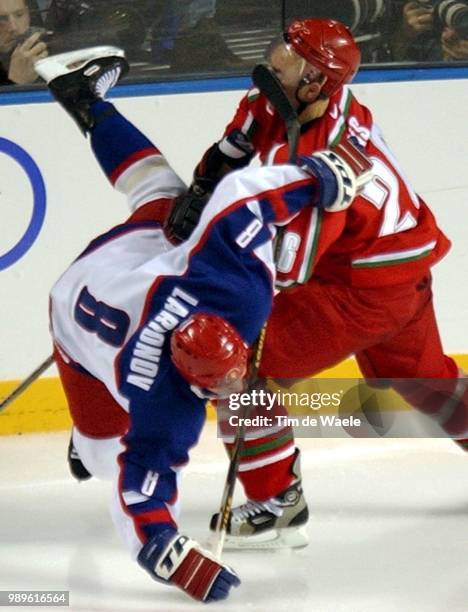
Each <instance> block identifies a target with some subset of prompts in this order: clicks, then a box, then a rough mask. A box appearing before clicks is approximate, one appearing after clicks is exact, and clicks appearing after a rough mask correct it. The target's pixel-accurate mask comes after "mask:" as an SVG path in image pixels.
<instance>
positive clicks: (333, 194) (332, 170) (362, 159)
mask: <svg viewBox="0 0 468 612" xmlns="http://www.w3.org/2000/svg"><path fill="white" fill-rule="evenodd" d="M297 164H298V165H299V166H300V167H301V168H302V169H303V170H305V171H306V172H308V173H309V174H312V175H313V176H315V177H316V178H317V179H318V181H319V186H320V206H321V207H323V208H325V209H326V210H327V211H328V212H340V211H342V210H346V209H347V208H348V207H349V206H351V203H352V201H353V200H354V198H355V196H356V195H357V194H358V193H359V191H360V190H361V189H362V188H363V187H364V185H366V184H367V183H368V182H369V181H370V180H371V179H372V172H371V170H372V162H371V160H370V159H369V158H368V157H367V156H366V155H365V154H364V153H363V152H362V150H361V149H359V148H358V147H357V146H355V145H354V144H353V143H352V142H351V141H349V140H345V141H343V142H340V143H339V144H338V145H336V146H335V147H331V148H330V149H326V150H324V151H318V152H317V153H314V154H312V155H310V156H305V155H303V156H300V157H299V158H298V160H297Z"/></svg>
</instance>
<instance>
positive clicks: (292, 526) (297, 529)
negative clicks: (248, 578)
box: [210, 453, 309, 549]
mask: <svg viewBox="0 0 468 612" xmlns="http://www.w3.org/2000/svg"><path fill="white" fill-rule="evenodd" d="M299 457H300V455H299V453H297V457H296V460H295V462H294V465H293V472H294V475H295V479H294V480H293V482H292V483H291V484H290V485H289V487H288V488H287V489H285V490H284V491H282V492H281V493H280V494H279V495H277V496H276V497H272V498H270V499H268V500H266V501H262V502H257V501H253V500H248V501H247V502H246V503H245V504H242V505H241V506H237V508H233V509H232V511H231V515H230V517H229V522H228V526H227V534H226V540H225V548H226V549H239V548H247V549H249V548H254V549H258V548H276V549H279V548H303V547H304V546H307V545H308V543H309V537H308V535H307V530H306V523H307V521H308V519H309V510H308V507H307V502H306V500H305V497H304V493H303V490H302V482H301V475H300V467H299ZM217 521H218V513H217V514H214V515H213V516H212V517H211V523H210V529H211V530H212V531H214V530H215V529H216V525H217Z"/></svg>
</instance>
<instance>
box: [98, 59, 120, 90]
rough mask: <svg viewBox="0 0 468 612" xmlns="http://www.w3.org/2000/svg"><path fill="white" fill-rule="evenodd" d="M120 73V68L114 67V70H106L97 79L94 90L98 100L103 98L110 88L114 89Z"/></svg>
mask: <svg viewBox="0 0 468 612" xmlns="http://www.w3.org/2000/svg"><path fill="white" fill-rule="evenodd" d="M120 72H121V68H120V66H116V67H115V68H112V70H108V71H107V72H105V73H104V74H103V75H102V76H100V77H99V79H98V80H97V81H96V85H95V88H94V90H95V93H96V94H97V95H98V96H99V97H100V98H104V96H105V95H106V93H107V92H108V91H109V89H110V88H111V87H114V85H115V84H116V83H117V81H118V80H119V77H120Z"/></svg>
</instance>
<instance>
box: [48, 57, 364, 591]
mask: <svg viewBox="0 0 468 612" xmlns="http://www.w3.org/2000/svg"><path fill="white" fill-rule="evenodd" d="M126 68H127V65H126V61H125V59H124V57H123V52H122V51H121V50H119V49H116V48H113V47H110V48H109V47H104V48H101V47H99V48H95V49H84V50H80V51H76V52H70V53H66V54H63V55H59V56H52V57H50V58H48V59H47V60H44V61H41V62H38V63H37V64H36V70H37V71H38V73H39V74H40V75H41V76H42V77H43V78H44V79H45V80H46V81H47V82H48V85H49V88H50V90H51V92H52V93H53V95H54V96H55V97H56V98H57V100H58V101H59V102H60V103H61V105H62V106H63V107H64V108H65V109H66V110H67V111H68V112H69V114H70V115H71V116H72V117H73V118H74V119H75V121H76V122H77V123H78V125H79V127H80V128H81V129H82V131H83V132H84V133H85V134H89V135H90V140H91V146H92V148H93V151H94V153H95V155H96V158H97V160H98V162H99V164H100V166H101V168H102V169H103V171H104V173H105V175H106V177H107V178H108V180H109V181H110V182H111V184H112V185H114V186H115V187H116V189H118V190H119V191H121V192H123V193H125V194H126V195H127V197H128V202H129V205H130V209H131V212H132V214H131V216H130V217H129V218H128V219H127V220H126V221H124V222H123V223H122V224H120V225H118V226H116V227H113V228H112V229H110V230H109V231H107V232H105V233H104V234H102V235H100V236H98V237H97V238H96V239H95V240H93V241H92V242H91V243H90V244H89V246H88V247H87V248H86V249H85V250H84V251H83V252H82V253H81V254H80V255H79V256H78V257H77V259H76V260H75V261H74V262H73V263H72V264H71V265H70V266H69V268H68V269H67V270H66V271H65V272H64V273H63V274H62V276H61V277H60V278H59V279H58V281H57V282H56V283H55V285H54V287H53V289H52V291H51V296H50V298H51V299H50V320H51V330H52V336H53V340H54V344H55V347H56V352H55V359H56V362H57V366H58V368H59V372H60V377H61V380H62V383H63V386H64V390H65V393H66V396H67V399H68V403H69V407H70V411H71V414H72V418H73V423H74V432H73V441H74V445H75V447H76V450H77V451H78V456H79V457H80V458H81V461H82V463H83V465H84V467H85V468H86V470H87V472H88V473H89V474H91V475H100V476H104V477H106V476H107V477H109V478H111V479H113V480H114V484H115V487H114V496H113V501H112V516H113V520H114V523H115V525H116V528H117V531H118V532H119V534H120V535H121V536H122V539H123V540H124V541H125V542H126V544H127V546H128V548H129V550H130V552H131V554H132V556H133V557H134V558H135V559H137V560H138V562H139V564H140V565H141V566H142V567H143V568H144V569H145V570H146V571H147V572H148V573H149V574H150V576H151V577H152V578H154V579H155V580H158V581H159V582H162V583H164V584H170V585H174V586H177V587H179V588H181V589H182V590H183V591H184V592H186V593H187V594H189V595H191V596H192V597H194V598H195V599H197V600H200V601H203V602H210V601H217V600H220V599H224V598H226V597H227V596H228V594H229V591H230V589H231V587H233V586H237V585H238V584H239V579H238V578H237V575H236V574H235V572H234V571H233V570H232V569H231V568H229V567H228V566H227V565H225V564H224V563H222V562H221V561H220V560H219V559H216V558H213V556H212V555H210V553H208V552H207V551H206V550H204V549H203V548H201V546H200V545H199V544H198V543H197V542H195V541H193V540H192V539H190V538H189V537H187V536H185V535H182V534H180V533H179V532H178V526H177V506H178V503H177V502H178V487H177V482H178V473H179V472H180V470H181V469H182V467H183V466H184V465H185V464H186V463H187V462H188V453H189V450H190V448H191V447H192V446H194V444H196V442H197V439H198V436H199V434H200V431H201V428H202V425H203V422H204V416H205V403H206V397H212V396H214V397H226V396H227V395H228V394H229V393H230V392H238V391H240V390H242V389H243V387H244V383H245V378H246V373H247V370H248V356H249V347H250V346H251V345H252V344H253V343H254V342H255V340H256V338H257V337H258V335H259V333H260V330H261V328H262V326H263V324H264V322H265V320H266V318H267V317H268V315H269V312H270V311H271V306H272V302H273V293H274V280H275V276H276V271H275V267H274V259H273V248H272V240H273V238H274V235H275V232H276V230H275V227H276V225H277V224H281V223H285V222H287V221H288V220H290V219H291V218H292V217H294V216H295V215H297V213H298V212H299V211H300V210H302V208H304V207H309V206H325V207H330V209H332V210H334V209H335V208H337V207H338V208H339V207H340V206H344V205H346V206H348V205H349V204H350V203H351V201H352V198H353V197H354V195H355V193H356V191H357V190H358V189H359V188H360V187H362V185H363V184H364V183H365V181H366V180H368V173H367V176H365V175H364V174H363V173H362V169H363V168H362V166H361V165H360V164H356V166H354V165H353V163H352V162H351V163H348V162H347V161H346V160H345V159H343V158H340V157H339V155H337V154H335V153H334V152H330V151H324V152H321V153H320V154H317V155H314V156H308V157H305V158H304V159H302V160H300V165H299V164H298V165H276V166H271V167H263V168H246V169H245V170H242V171H241V172H238V173H235V174H232V175H230V176H229V177H227V178H226V179H225V180H224V181H223V182H222V183H221V184H220V185H219V187H218V188H217V189H216V190H215V192H214V193H213V195H212V197H211V198H210V201H209V203H208V204H207V206H206V208H205V210H204V211H203V215H202V218H201V220H200V223H199V224H198V226H197V229H196V230H195V231H194V233H193V234H192V236H191V238H190V239H189V240H187V241H185V242H184V243H182V244H180V245H178V246H175V245H173V244H172V243H171V241H170V240H169V239H168V237H167V236H166V232H165V231H164V222H165V220H166V216H167V212H168V210H169V209H170V206H171V205H172V204H173V202H174V200H175V199H176V198H177V197H179V196H180V195H181V194H183V193H184V191H185V185H184V184H183V182H182V181H181V180H180V178H179V177H178V176H177V174H176V173H175V172H174V171H173V170H172V168H171V167H170V166H169V165H168V163H167V161H166V159H165V158H164V156H163V155H162V153H161V152H160V151H159V150H158V149H157V147H156V146H155V145H154V144H153V143H152V142H151V141H149V140H148V138H146V137H145V136H144V135H143V134H142V133H141V132H140V131H139V130H138V129H137V128H136V127H135V126H133V125H132V124H131V123H130V122H128V121H127V120H126V119H125V118H124V117H122V115H120V113H119V112H118V111H117V109H116V108H115V107H114V106H113V105H112V104H110V103H109V102H105V101H104V100H103V99H102V98H103V96H104V95H105V93H106V91H107V90H108V89H109V87H111V86H113V85H114V84H115V83H116V82H117V81H118V79H119V77H120V75H121V74H122V72H123V71H125V69H126ZM351 148H352V147H351ZM351 148H350V150H351ZM355 154H356V155H361V154H360V153H359V151H357V150H356V151H355ZM361 157H362V155H361ZM344 196H346V197H344ZM121 442H122V443H123V444H121ZM117 455H118V463H117V459H116V457H117ZM72 459H73V458H72ZM74 460H77V457H75V458H74ZM85 476H86V474H85Z"/></svg>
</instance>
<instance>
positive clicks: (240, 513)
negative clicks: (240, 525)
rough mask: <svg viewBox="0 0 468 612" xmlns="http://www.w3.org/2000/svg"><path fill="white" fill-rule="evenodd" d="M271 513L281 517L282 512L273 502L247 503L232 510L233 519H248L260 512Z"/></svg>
mask: <svg viewBox="0 0 468 612" xmlns="http://www.w3.org/2000/svg"><path fill="white" fill-rule="evenodd" d="M265 511H266V512H271V513H272V514H274V515H275V516H281V515H282V514H283V510H282V508H281V507H280V506H278V505H277V504H276V503H275V502H274V501H273V500H268V501H266V502H256V501H250V500H249V501H248V502H246V503H245V504H242V505H241V506H239V507H238V508H234V509H233V510H232V515H233V518H235V519H248V518H249V517H251V516H256V515H257V514H261V513H262V512H265Z"/></svg>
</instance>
